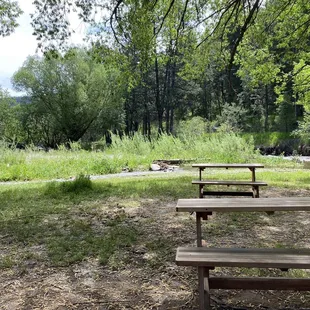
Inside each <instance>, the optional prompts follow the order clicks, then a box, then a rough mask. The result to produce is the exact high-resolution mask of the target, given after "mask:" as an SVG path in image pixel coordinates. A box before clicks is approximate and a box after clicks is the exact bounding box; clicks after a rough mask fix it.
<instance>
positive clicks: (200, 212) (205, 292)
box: [176, 197, 310, 310]
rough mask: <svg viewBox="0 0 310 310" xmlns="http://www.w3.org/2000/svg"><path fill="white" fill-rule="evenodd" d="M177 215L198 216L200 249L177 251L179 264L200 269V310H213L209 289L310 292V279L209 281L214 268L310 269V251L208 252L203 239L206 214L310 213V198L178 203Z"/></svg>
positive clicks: (256, 250) (184, 248) (187, 200)
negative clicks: (192, 214)
mask: <svg viewBox="0 0 310 310" xmlns="http://www.w3.org/2000/svg"><path fill="white" fill-rule="evenodd" d="M176 211H177V212H196V230H197V247H178V249H177V254H176V263H177V265H179V266H195V267H197V268H198V290H199V309H200V310H206V309H207V310H211V305H210V289H220V288H221V289H260V290H297V291H310V279H292V278H282V277H281V278H274V277H273V278H270V277H269V278H268V277H266V278H248V277H247V278H235V277H210V270H212V269H214V268H215V267H244V268H278V269H281V270H283V271H286V270H288V269H290V268H294V269H310V249H283V248H281V249H278V248H275V249H273V248H268V249H262V248H259V249H254V248H251V249H249V248H207V247H202V235H201V218H204V214H205V213H207V214H208V213H210V212H214V211H216V212H258V211H262V212H276V211H310V197H282V198H260V199H247V198H222V199H199V198H198V199H179V200H178V203H177V206H176Z"/></svg>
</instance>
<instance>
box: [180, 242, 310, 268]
mask: <svg viewBox="0 0 310 310" xmlns="http://www.w3.org/2000/svg"><path fill="white" fill-rule="evenodd" d="M176 263H177V265H180V266H204V267H248V268H253V267H256V268H280V269H282V268H283V269H289V268H294V269H296V268H297V269H310V249H246V248H224V249H223V248H207V247H188V248H186V247H179V248H178V249H177V255H176Z"/></svg>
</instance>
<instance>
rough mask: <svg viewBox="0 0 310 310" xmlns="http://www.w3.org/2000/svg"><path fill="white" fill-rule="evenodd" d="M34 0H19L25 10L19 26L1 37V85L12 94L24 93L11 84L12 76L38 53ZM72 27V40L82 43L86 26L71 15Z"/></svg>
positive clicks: (75, 42) (72, 41)
mask: <svg viewBox="0 0 310 310" xmlns="http://www.w3.org/2000/svg"><path fill="white" fill-rule="evenodd" d="M32 1H33V0H19V1H18V3H19V5H20V7H21V9H22V10H23V11H24V13H23V15H22V16H21V17H20V18H19V19H18V23H19V27H17V28H16V30H15V32H14V33H13V34H11V35H10V36H8V37H5V38H2V37H0V86H1V87H2V88H3V89H6V90H8V91H9V93H10V94H11V95H14V96H15V95H22V93H16V92H15V91H14V90H13V88H12V85H11V82H10V80H11V77H12V75H13V74H14V72H16V71H17V70H18V69H19V68H20V67H21V66H22V65H23V62H24V61H25V60H26V58H27V57H28V56H30V55H34V54H35V53H36V48H37V41H36V39H35V37H34V36H32V32H33V29H32V27H31V24H30V23H31V18H30V13H32V12H33V10H34V7H33V5H32ZM70 22H71V25H72V27H71V28H72V29H74V30H75V32H76V33H75V35H74V37H72V39H71V40H70V42H71V43H73V44H82V42H83V41H82V39H83V36H84V33H85V26H83V25H82V24H81V23H80V21H79V20H78V19H77V17H75V16H70Z"/></svg>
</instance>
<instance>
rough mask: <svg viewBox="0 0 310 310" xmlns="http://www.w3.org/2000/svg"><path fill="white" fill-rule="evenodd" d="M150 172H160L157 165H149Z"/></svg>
mask: <svg viewBox="0 0 310 310" xmlns="http://www.w3.org/2000/svg"><path fill="white" fill-rule="evenodd" d="M151 170H152V171H159V170H160V166H159V165H158V164H152V165H151Z"/></svg>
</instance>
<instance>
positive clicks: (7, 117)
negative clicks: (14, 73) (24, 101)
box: [0, 87, 20, 142]
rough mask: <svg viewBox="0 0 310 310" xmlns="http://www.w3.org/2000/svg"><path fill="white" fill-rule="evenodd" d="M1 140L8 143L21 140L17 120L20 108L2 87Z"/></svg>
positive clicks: (0, 109) (0, 90)
mask: <svg viewBox="0 0 310 310" xmlns="http://www.w3.org/2000/svg"><path fill="white" fill-rule="evenodd" d="M0 111H1V113H0V139H3V140H5V141H7V142H13V141H16V140H17V139H18V138H20V135H19V133H20V130H19V127H20V126H19V121H18V118H17V111H18V106H17V105H16V102H15V100H13V99H11V98H10V95H9V93H8V92H7V91H5V90H2V89H1V87H0Z"/></svg>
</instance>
